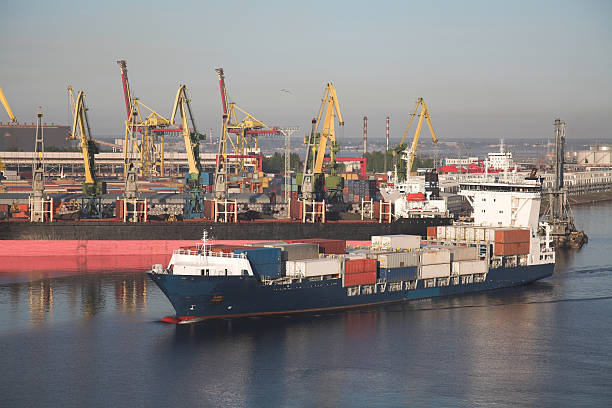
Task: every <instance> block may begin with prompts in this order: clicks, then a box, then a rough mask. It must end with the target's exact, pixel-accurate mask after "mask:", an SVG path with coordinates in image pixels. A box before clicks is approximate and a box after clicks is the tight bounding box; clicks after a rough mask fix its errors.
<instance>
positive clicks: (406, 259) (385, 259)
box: [376, 252, 419, 268]
mask: <svg viewBox="0 0 612 408" xmlns="http://www.w3.org/2000/svg"><path fill="white" fill-rule="evenodd" d="M376 259H377V260H378V262H379V263H380V267H381V268H405V267H408V266H417V265H418V263H419V254H418V253H416V252H389V253H386V254H378V255H376Z"/></svg>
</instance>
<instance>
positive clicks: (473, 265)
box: [453, 261, 488, 275]
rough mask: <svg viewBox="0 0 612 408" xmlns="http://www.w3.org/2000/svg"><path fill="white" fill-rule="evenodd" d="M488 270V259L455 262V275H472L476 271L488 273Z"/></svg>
mask: <svg viewBox="0 0 612 408" xmlns="http://www.w3.org/2000/svg"><path fill="white" fill-rule="evenodd" d="M487 270H488V267H487V263H486V261H458V262H453V275H472V274H474V273H486V272H487Z"/></svg>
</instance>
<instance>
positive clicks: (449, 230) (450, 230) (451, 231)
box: [444, 225, 455, 240]
mask: <svg viewBox="0 0 612 408" xmlns="http://www.w3.org/2000/svg"><path fill="white" fill-rule="evenodd" d="M444 238H445V239H451V240H452V239H455V227H453V226H452V225H447V226H446V234H445V235H444Z"/></svg>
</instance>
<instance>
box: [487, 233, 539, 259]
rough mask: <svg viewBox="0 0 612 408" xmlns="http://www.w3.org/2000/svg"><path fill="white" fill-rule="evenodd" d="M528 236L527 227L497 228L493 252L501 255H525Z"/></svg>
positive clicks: (527, 251)
mask: <svg viewBox="0 0 612 408" xmlns="http://www.w3.org/2000/svg"><path fill="white" fill-rule="evenodd" d="M530 236H531V234H530V232H529V230H528V229H518V228H515V229H498V230H496V231H495V247H494V248H493V253H494V254H495V255H501V256H511V255H527V254H529V239H530Z"/></svg>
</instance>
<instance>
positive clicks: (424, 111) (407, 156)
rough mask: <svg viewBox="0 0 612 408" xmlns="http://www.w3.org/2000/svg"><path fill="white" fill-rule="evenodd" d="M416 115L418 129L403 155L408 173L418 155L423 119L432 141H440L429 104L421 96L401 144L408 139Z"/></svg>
mask: <svg viewBox="0 0 612 408" xmlns="http://www.w3.org/2000/svg"><path fill="white" fill-rule="evenodd" d="M419 108H420V110H419ZM416 116H418V117H419V120H418V123H417V127H416V130H415V132H414V137H413V138H412V145H411V146H410V148H409V149H408V148H406V149H405V150H404V154H403V156H402V159H403V160H404V161H405V162H406V174H408V173H410V172H411V170H412V165H413V163H414V158H415V157H416V152H417V148H418V144H419V136H420V134H421V127H422V125H423V119H425V120H426V121H427V126H428V127H429V131H430V133H431V139H432V141H433V142H434V143H438V139H437V138H436V134H435V132H434V130H433V125H432V124H431V117H430V115H429V109H428V108H427V104H426V103H425V101H424V100H423V98H419V99H417V102H416V106H415V108H414V111H413V112H412V113H411V114H410V120H409V121H408V126H406V130H405V131H404V136H403V137H402V141H401V142H400V146H401V145H403V144H404V140H405V139H406V136H407V135H408V131H409V130H410V126H411V125H412V122H413V120H414V118H415V117H416Z"/></svg>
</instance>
